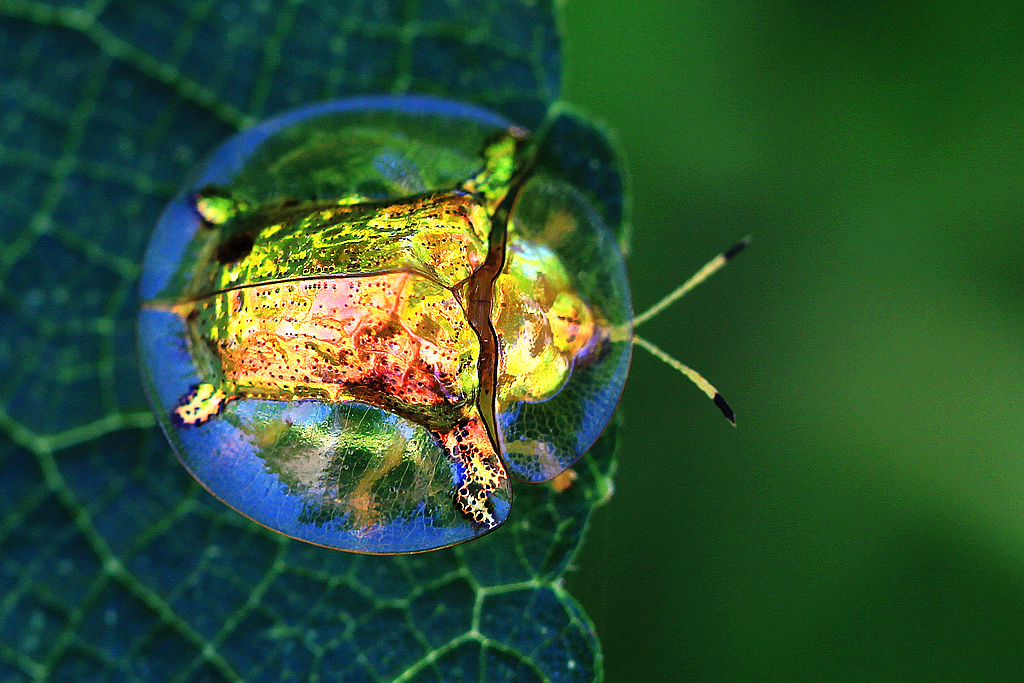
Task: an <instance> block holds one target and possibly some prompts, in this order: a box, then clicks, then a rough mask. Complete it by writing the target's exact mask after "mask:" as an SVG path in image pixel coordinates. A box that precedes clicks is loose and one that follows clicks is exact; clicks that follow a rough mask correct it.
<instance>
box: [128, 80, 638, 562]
mask: <svg viewBox="0 0 1024 683" xmlns="http://www.w3.org/2000/svg"><path fill="white" fill-rule="evenodd" d="M547 130H548V132H547V133H544V134H542V135H539V136H537V137H535V138H531V137H529V136H528V135H527V133H526V132H525V131H523V130H522V129H519V128H517V127H515V126H514V125H512V124H511V123H510V122H508V121H506V120H504V119H503V118H501V117H499V116H497V115H495V114H493V113H490V112H487V111H484V110H481V109H478V108H475V107H471V106H468V105H463V104H458V103H453V102H448V101H443V100H436V99H430V98H417V97H378V98H361V99H352V100H343V101H338V102H331V103H326V104H321V105H316V106H312V107H307V108H305V109H301V110H298V111H295V112H292V113H290V114H286V115H284V116H281V117H279V118H276V119H273V120H271V121H268V122H266V123H263V124H261V125H259V126H256V127H254V128H252V129H249V130H247V131H245V132H243V133H241V134H239V135H237V136H236V137H234V138H232V139H231V140H229V141H228V142H226V143H225V144H224V145H223V146H222V147H221V148H220V149H218V150H217V151H216V152H215V153H214V155H213V156H212V157H211V159H210V160H209V162H208V163H207V164H206V165H205V166H204V167H203V168H202V169H200V170H199V171H198V172H197V174H196V175H195V177H194V178H193V179H192V180H190V181H189V182H188V183H187V184H186V187H185V188H184V190H183V191H182V192H181V194H179V196H178V197H177V198H175V199H174V201H173V202H172V203H171V204H170V206H169V207H168V208H167V210H166V212H165V213H164V215H163V217H162V218H161V220H160V223H159V225H158V226H157V229H156V232H155V233H154V235H153V238H152V242H151V244H150V247H149V251H148V253H147V256H146V262H145V266H144V274H143V279H142V285H141V295H142V299H143V306H142V311H141V314H140V322H139V334H140V344H141V362H142V375H143V380H144V383H145V385H146V389H147V392H148V395H149V397H150V401H151V403H152V404H153V408H154V410H155V411H156V414H157V416H158V419H159V421H160V424H161V426H162V428H163V429H164V431H165V433H166V434H167V437H168V439H169V440H170V442H171V444H172V445H173V447H174V450H175V451H176V452H177V454H178V457H179V458H180V459H181V461H182V463H183V464H184V465H185V467H187V468H188V470H189V471H190V472H191V473H192V474H193V475H194V476H195V477H196V479H198V480H199V481H200V482H201V483H202V484H203V485H204V486H205V487H206V488H207V489H209V490H210V491H211V492H212V493H213V494H214V495H215V496H217V497H218V498H220V499H221V500H223V501H224V502H225V503H227V504H228V505H230V506H231V507H233V508H235V509H236V510H238V511H239V512H241V513H242V514H244V515H246V516H248V517H250V518H252V519H253V520H255V521H257V522H259V523H260V524H263V525H265V526H267V527H270V528H271V529H274V530H276V531H279V532H281V533H283V534H286V535H288V536H292V537H294V538H299V539H302V540H305V541H309V542H312V543H317V544H320V545H325V546H330V547H335V548H339V549H342V550H352V551H358V552H369V553H398V552H415V551H422V550H430V549H434V548H440V547H445V546H448V545H452V544H455V543H459V542H461V541H465V540H467V539H470V538H473V537H474V536H477V535H480V534H482V533H486V532H487V531H490V530H491V529H494V528H495V527H497V526H498V525H500V524H501V522H503V521H504V520H505V519H506V518H507V516H508V514H509V509H510V504H511V488H510V484H509V478H510V477H511V478H515V479H518V480H522V481H529V482H539V481H544V480H547V479H550V478H552V477H554V476H556V475H558V474H559V473H561V472H562V471H564V470H565V469H566V468H568V467H569V466H570V465H571V464H572V463H573V462H574V461H575V460H576V459H577V458H578V457H579V456H580V455H582V454H583V453H584V452H585V451H586V450H587V449H588V448H589V447H590V445H591V444H592V443H593V442H594V441H595V440H596V438H597V437H598V435H599V434H600V432H601V430H602V429H603V428H604V425H605V424H606V423H607V422H608V420H609V419H610V417H611V414H612V412H613V411H614V408H615V405H616V403H617V401H618V397H619V394H620V393H621V390H622V385H623V383H624V381H625V377H626V372H627V368H628V363H629V355H630V340H629V334H628V328H629V324H630V320H631V309H630V303H629V292H628V288H627V285H626V280H625V274H624V269H623V264H622V257H621V253H620V251H619V248H618V245H617V242H616V240H615V238H614V236H613V235H612V233H611V232H610V231H609V230H608V228H607V226H606V225H605V223H604V220H605V219H604V215H602V212H601V210H600V208H596V207H595V206H594V205H593V200H592V198H591V197H590V196H588V193H587V192H585V191H581V190H580V189H578V188H577V187H576V186H575V185H574V183H573V182H572V179H571V178H569V177H568V176H569V175H570V174H568V173H566V172H564V171H562V170H560V169H561V168H562V165H561V164H559V163H551V162H549V161H545V159H546V158H550V157H551V155H552V153H553V150H557V149H559V144H558V140H557V139H555V138H554V137H552V136H554V135H557V133H553V132H552V131H557V126H550V127H548V128H547ZM563 142H564V141H563Z"/></svg>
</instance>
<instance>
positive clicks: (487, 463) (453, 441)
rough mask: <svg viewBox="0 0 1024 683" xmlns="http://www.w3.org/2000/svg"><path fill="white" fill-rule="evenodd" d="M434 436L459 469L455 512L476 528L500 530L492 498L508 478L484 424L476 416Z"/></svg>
mask: <svg viewBox="0 0 1024 683" xmlns="http://www.w3.org/2000/svg"><path fill="white" fill-rule="evenodd" d="M434 435H435V436H437V437H438V439H439V440H440V441H441V444H442V445H443V446H444V450H445V453H446V454H447V456H448V458H449V459H450V460H451V462H453V463H455V466H456V467H455V469H456V473H457V474H456V481H455V508H456V509H457V510H458V511H459V512H460V513H461V514H462V515H463V516H465V517H467V518H468V519H469V520H470V521H471V522H472V523H473V525H474V526H475V527H477V528H480V529H484V530H489V529H493V528H495V527H496V526H498V524H500V523H501V521H500V520H499V519H498V518H497V517H495V515H494V501H493V500H492V498H491V496H492V495H493V494H494V493H495V492H496V491H497V490H498V489H499V488H501V486H502V484H503V483H504V482H506V481H507V480H508V476H507V474H506V473H505V466H504V465H502V463H501V458H499V457H498V453H497V452H496V451H495V450H494V448H493V444H492V443H491V436H490V434H488V432H487V429H486V427H485V426H484V424H483V422H482V420H481V419H480V418H479V416H478V415H473V416H472V417H470V418H469V420H467V421H465V422H462V423H460V424H458V425H456V426H455V427H454V428H453V429H452V430H451V431H448V432H438V431H435V432H434Z"/></svg>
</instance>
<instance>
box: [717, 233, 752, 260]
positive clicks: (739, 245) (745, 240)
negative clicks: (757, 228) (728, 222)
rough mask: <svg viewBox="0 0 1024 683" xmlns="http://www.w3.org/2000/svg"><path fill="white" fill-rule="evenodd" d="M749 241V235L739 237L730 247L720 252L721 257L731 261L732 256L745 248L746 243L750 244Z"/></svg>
mask: <svg viewBox="0 0 1024 683" xmlns="http://www.w3.org/2000/svg"><path fill="white" fill-rule="evenodd" d="M750 242H751V237H750V236H749V235H748V236H747V237H744V238H743V239H741V240H740V241H739V242H737V243H736V244H734V245H732V246H731V247H729V248H728V249H727V250H726V251H725V253H724V254H722V257H723V258H724V259H725V260H726V261H731V260H732V259H733V257H734V256H736V254H738V253H740V252H741V251H743V250H744V249H746V248H747V245H748V244H750Z"/></svg>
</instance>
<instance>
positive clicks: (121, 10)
mask: <svg viewBox="0 0 1024 683" xmlns="http://www.w3.org/2000/svg"><path fill="white" fill-rule="evenodd" d="M79 5H80V6H79ZM552 5H553V2H552V0H537V1H535V2H530V1H528V0H519V1H516V0H492V1H486V0H479V1H477V2H468V1H464V2H441V1H440V0H438V1H428V0H421V1H419V2H414V1H412V0H409V1H403V2H398V1H397V0H396V1H395V2H380V1H372V0H367V1H366V2H361V1H350V2H270V1H266V2H262V3H255V4H253V5H252V7H251V8H250V9H246V10H243V9H240V8H241V7H243V6H245V7H248V6H247V5H236V4H232V3H218V2H211V3H190V2H185V1H184V0H175V1H173V2H172V1H168V2H154V3H136V2H131V1H129V0H122V1H121V2H106V3H104V2H90V3H74V2H70V1H69V2H66V3H63V4H61V3H54V4H47V3H42V2H25V1H22V0H0V53H2V54H3V55H4V59H3V60H0V330H2V332H0V680H4V681H27V680H42V679H49V680H68V681H70V680H74V681H94V680H118V681H120V680H128V681H231V680H248V681H257V680H266V681H285V680H302V681H307V680H308V681H329V680H345V681H362V680H367V681H383V680H408V681H432V680H444V681H461V680H467V681H469V680H490V681H503V680H509V681H513V680H514V681H530V680H536V681H548V680H559V681H563V680H564V681H589V680H594V679H599V678H600V677H601V654H600V649H599V645H598V642H597V639H596V636H595V634H594V633H593V630H592V628H591V626H590V622H589V620H588V619H587V617H586V615H584V614H583V612H582V610H581V609H580V607H579V605H578V604H577V603H576V602H575V601H574V600H573V598H572V597H571V596H569V595H568V594H567V593H566V592H565V590H564V588H563V587H562V585H561V576H562V574H563V573H564V571H565V570H566V567H567V565H568V564H569V562H570V561H571V559H572V557H573V556H574V554H575V552H576V550H577V548H578V546H579V543H580V541H581V539H582V535H583V532H584V530H585V528H586V526H587V522H588V519H589V515H590V513H591V512H592V510H593V509H594V507H595V506H597V505H599V504H600V503H601V502H603V501H604V500H605V499H606V498H607V497H608V495H610V491H611V483H610V477H611V472H612V469H613V458H612V456H613V450H614V446H615V443H616V432H617V429H616V427H615V426H614V425H613V427H612V428H610V429H609V430H608V432H607V433H606V434H605V435H604V436H603V437H602V439H601V440H600V441H599V442H598V444H597V445H596V446H595V447H594V449H592V451H591V452H590V453H589V454H588V455H587V456H586V457H585V458H584V459H583V460H581V461H580V462H579V463H577V465H576V467H575V470H576V472H577V474H578V478H577V480H576V481H575V482H574V483H573V484H572V485H571V486H570V487H569V488H568V489H567V490H564V491H562V492H556V491H555V490H554V489H553V488H552V487H551V486H548V485H538V486H518V487H517V488H516V490H515V495H516V500H515V507H514V511H513V513H512V518H511V519H510V521H509V522H508V523H507V524H506V525H505V526H504V527H502V528H501V529H499V530H498V531H496V532H495V533H493V534H491V535H489V536H487V537H485V538H483V539H481V540H478V541H475V542H473V543H470V544H466V545H464V546H460V547H457V548H454V549H449V550H445V551H439V552H434V553H427V554H423V555H414V556H402V557H376V556H361V555H351V554H346V553H341V552H336V551H332V550H327V549H323V548H319V547H315V546H311V545H308V544H304V543H299V542H295V541H290V540H288V539H286V538H284V537H282V536H279V535H277V534H273V533H271V532H269V531H266V530H264V529H262V528H261V527H259V526H257V525H255V524H253V523H251V522H249V521H248V520H246V519H244V518H243V517H241V516H239V515H238V514H236V513H234V512H232V511H231V510H229V509H228V508H226V507H225V506H224V505H222V504H220V503H219V502H217V501H215V500H213V499H212V498H211V497H210V496H209V495H208V494H207V493H206V492H205V491H204V490H202V489H201V488H200V487H199V486H198V485H197V484H195V483H194V482H193V480H192V479H191V478H190V477H189V476H188V474H187V473H186V472H185V471H184V469H183V468H182V467H181V466H180V465H179V464H178V463H177V461H176V460H175V458H174V456H173V454H172V453H171V451H170V449H169V447H168V446H167V444H166V442H165V441H164V439H163V437H162V435H161V434H160V433H159V431H158V430H157V429H156V428H155V427H154V426H153V419H152V417H151V415H150V413H149V410H148V408H147V407H146V404H145V399H144V397H143V395H142V392H141V389H140V383H139V380H138V375H137V369H136V358H135V340H134V326H135V316H136V313H137V308H138V303H137V300H136V295H135V289H136V282H137V278H138V275H139V264H140V262H141V255H142V251H143V249H144V247H145V244H146V241H147V239H148V237H149V233H150V231H151V229H152V226H153V225H154V224H155V222H156V220H157V217H158V216H159V213H160V211H161V210H162V207H163V205H164V204H165V203H166V202H167V200H168V199H169V197H170V195H171V194H172V193H173V192H174V191H175V189H176V188H177V187H178V186H179V185H180V183H181V182H182V181H183V180H184V178H185V175H186V174H187V172H188V171H189V169H190V168H191V167H192V166H193V165H194V164H195V163H196V162H197V161H198V160H199V159H201V158H202V157H203V156H204V155H205V154H206V153H208V152H209V151H210V150H211V149H212V148H213V147H214V146H215V145H216V144H217V143H219V142H220V141H222V140H223V139H224V138H226V137H227V136H229V135H230V134H231V133H233V132H234V131H236V130H237V129H239V128H240V127H243V126H245V125H247V124H249V123H252V122H254V121H256V120H259V119H261V118H264V117H266V116H268V115H271V114H273V113H276V112H278V111H281V110H285V109H288V108H291V107H293V106H297V105H299V104H304V103H308V102H311V101H316V100H322V99H328V98H333V97H340V96H344V95H350V94H359V93H388V92H391V93H396V92H397V93H402V92H417V93H431V94H438V95H445V96H449V97H455V98H458V99H462V100H468V101H472V102H475V103H477V104H481V105H483V106H486V107H489V108H491V109H495V110H498V111H500V112H502V113H504V114H505V115H507V116H509V117H510V118H512V119H513V120H516V121H518V122H519V123H521V124H523V125H526V126H528V127H535V126H537V125H539V124H540V122H541V121H542V120H543V119H544V117H545V113H546V112H547V110H548V109H549V107H550V105H551V104H552V103H553V102H554V101H555V100H556V99H557V97H558V90H559V80H560V69H559V58H560V44H559V38H558V35H557V31H556V29H555V23H556V22H555V18H554V16H553V13H554V10H553V7H552ZM616 174H618V170H617V169H616V170H615V171H614V173H613V174H612V175H613V176H615V175H616ZM594 192H595V193H600V192H604V189H603V186H602V187H596V188H594ZM612 194H614V192H613V193H612ZM606 201H608V202H610V206H611V207H612V208H611V209H610V210H611V211H613V212H614V211H616V210H617V209H616V208H615V206H616V205H615V200H614V197H612V198H610V199H607V200H606ZM619 204H620V205H621V201H619Z"/></svg>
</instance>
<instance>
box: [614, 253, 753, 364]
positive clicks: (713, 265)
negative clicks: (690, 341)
mask: <svg viewBox="0 0 1024 683" xmlns="http://www.w3.org/2000/svg"><path fill="white" fill-rule="evenodd" d="M750 240H751V238H750V237H749V236H747V237H744V238H743V239H741V240H740V241H739V242H737V243H736V244H734V245H732V246H731V247H729V248H728V249H726V250H725V251H723V252H722V253H721V254H719V255H718V256H716V257H715V258H713V259H711V260H710V261H708V262H707V264H706V265H705V266H704V267H703V268H701V269H700V270H698V271H697V272H696V273H694V274H693V277H691V278H690V279H689V280H687V281H686V282H684V283H683V284H681V285H679V286H678V287H676V288H675V289H674V290H673V291H671V292H670V293H669V294H668V296H666V297H665V298H664V299H662V300H661V301H659V302H658V303H656V304H654V305H653V306H651V307H650V308H648V309H647V310H646V311H644V312H643V313H641V314H640V315H637V316H634V317H633V327H637V326H639V325H640V324H641V323H645V322H647V321H648V320H650V319H651V318H653V317H654V316H656V315H658V314H659V313H661V312H662V311H664V310H665V309H666V308H668V307H669V306H671V305H672V304H674V303H675V302H676V301H678V300H679V299H681V298H682V297H683V295H684V294H686V293H687V292H689V291H690V290H691V289H693V288H694V287H696V286H697V285H699V284H700V283H702V282H704V281H705V280H707V279H708V278H709V277H711V275H712V274H714V273H715V272H716V271H718V270H720V269H721V268H722V266H724V265H725V264H726V263H728V262H729V261H731V260H732V259H733V257H734V256H736V254H738V253H740V252H741V251H743V250H744V249H746V247H747V245H748V244H750ZM691 379H692V378H691ZM694 381H696V380H694Z"/></svg>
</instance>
